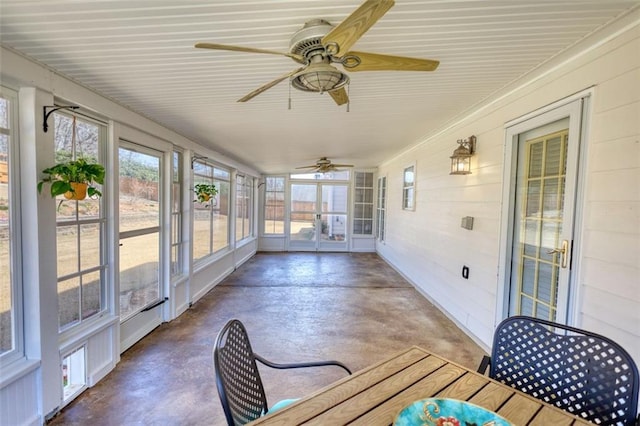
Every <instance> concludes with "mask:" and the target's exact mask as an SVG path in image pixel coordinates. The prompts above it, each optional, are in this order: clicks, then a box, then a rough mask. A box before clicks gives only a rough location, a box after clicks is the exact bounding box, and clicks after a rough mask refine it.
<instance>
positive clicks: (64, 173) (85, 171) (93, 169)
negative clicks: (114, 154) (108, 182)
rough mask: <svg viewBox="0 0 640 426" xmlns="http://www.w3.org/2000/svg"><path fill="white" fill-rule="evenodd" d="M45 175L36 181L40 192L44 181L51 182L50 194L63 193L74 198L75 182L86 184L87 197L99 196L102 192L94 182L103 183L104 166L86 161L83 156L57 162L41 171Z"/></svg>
mask: <svg viewBox="0 0 640 426" xmlns="http://www.w3.org/2000/svg"><path fill="white" fill-rule="evenodd" d="M42 173H44V174H45V175H47V176H45V177H44V178H43V179H42V180H41V181H40V182H38V193H41V192H42V186H43V185H44V184H45V183H49V184H51V196H52V197H53V198H55V197H57V196H58V195H63V194H64V195H65V197H67V198H74V196H77V195H76V191H78V189H77V188H76V185H75V184H76V183H79V184H83V183H84V184H87V189H86V193H87V195H89V197H100V196H102V192H100V191H99V190H98V188H96V187H95V186H93V185H94V184H100V185H102V184H103V183H104V173H105V170H104V167H103V166H102V165H100V164H96V163H87V160H85V159H84V158H79V159H77V160H71V161H66V162H64V163H58V164H56V165H55V166H53V167H48V168H46V169H44V170H43V171H42Z"/></svg>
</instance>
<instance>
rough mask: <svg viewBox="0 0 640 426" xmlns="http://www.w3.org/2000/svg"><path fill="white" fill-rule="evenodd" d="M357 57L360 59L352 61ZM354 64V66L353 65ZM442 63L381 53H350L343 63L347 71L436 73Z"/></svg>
mask: <svg viewBox="0 0 640 426" xmlns="http://www.w3.org/2000/svg"><path fill="white" fill-rule="evenodd" d="M352 57H357V58H359V59H360V62H359V63H358V61H357V60H355V59H352ZM351 64H353V65H351ZM439 64H440V61H436V60H433V59H419V58H408V57H406V56H391V55H381V54H379V53H367V52H348V53H347V54H346V55H345V60H344V62H343V64H342V65H343V66H344V69H345V70H346V71H352V72H354V71H434V70H435V69H436V68H438V65H439Z"/></svg>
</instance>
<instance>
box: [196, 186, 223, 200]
mask: <svg viewBox="0 0 640 426" xmlns="http://www.w3.org/2000/svg"><path fill="white" fill-rule="evenodd" d="M193 190H194V192H195V193H196V200H195V201H198V202H199V203H203V204H204V203H206V202H208V201H209V200H211V198H212V197H214V196H215V195H216V194H217V193H218V189H217V188H216V186H215V185H214V184H209V183H198V184H196V185H195V186H194V188H193Z"/></svg>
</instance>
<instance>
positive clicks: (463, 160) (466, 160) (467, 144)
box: [449, 136, 476, 175]
mask: <svg viewBox="0 0 640 426" xmlns="http://www.w3.org/2000/svg"><path fill="white" fill-rule="evenodd" d="M458 143H459V144H460V146H459V147H457V148H456V149H455V150H454V151H453V155H452V156H451V157H450V158H451V173H449V174H450V175H468V174H471V156H472V155H473V154H474V153H475V152H476V137H475V136H469V137H468V138H467V139H458Z"/></svg>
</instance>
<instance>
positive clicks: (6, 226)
mask: <svg viewBox="0 0 640 426" xmlns="http://www.w3.org/2000/svg"><path fill="white" fill-rule="evenodd" d="M8 108H9V102H8V101H7V100H6V99H4V98H1V97H0V128H3V129H6V128H8V126H9V117H8V115H9V111H8ZM9 188H10V187H9V137H8V135H4V134H0V354H3V353H5V352H8V351H11V350H12V349H13V329H14V322H13V318H12V317H13V306H12V302H13V297H14V295H13V288H12V284H11V278H12V277H11V230H10V225H11V223H10V217H9Z"/></svg>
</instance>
